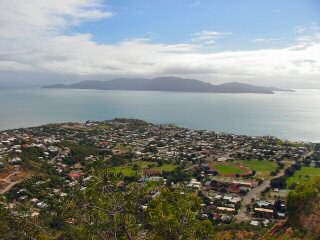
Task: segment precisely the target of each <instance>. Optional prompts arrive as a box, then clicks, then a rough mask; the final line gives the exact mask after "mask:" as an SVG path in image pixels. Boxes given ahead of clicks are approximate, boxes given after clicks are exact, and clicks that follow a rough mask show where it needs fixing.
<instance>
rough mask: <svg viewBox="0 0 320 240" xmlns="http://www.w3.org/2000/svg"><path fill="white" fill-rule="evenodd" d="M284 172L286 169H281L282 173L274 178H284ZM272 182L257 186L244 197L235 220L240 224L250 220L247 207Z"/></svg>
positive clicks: (266, 181) (268, 181)
mask: <svg viewBox="0 0 320 240" xmlns="http://www.w3.org/2000/svg"><path fill="white" fill-rule="evenodd" d="M290 166H291V165H290ZM284 171H285V169H281V170H280V172H279V173H278V174H277V175H276V176H274V177H273V178H277V177H281V176H283V175H284ZM273 178H272V179H273ZM270 182H271V179H269V180H265V181H263V183H262V184H261V185H259V186H257V187H256V188H253V189H251V190H250V191H249V192H248V193H247V195H246V196H244V197H243V200H242V204H241V208H240V210H239V213H238V215H236V216H235V219H236V220H237V221H238V222H242V221H247V220H249V219H250V216H249V215H248V213H247V208H246V206H247V205H248V204H250V203H251V199H252V198H254V199H256V198H257V197H258V196H260V194H261V192H263V191H264V190H265V189H266V188H267V187H269V186H270Z"/></svg>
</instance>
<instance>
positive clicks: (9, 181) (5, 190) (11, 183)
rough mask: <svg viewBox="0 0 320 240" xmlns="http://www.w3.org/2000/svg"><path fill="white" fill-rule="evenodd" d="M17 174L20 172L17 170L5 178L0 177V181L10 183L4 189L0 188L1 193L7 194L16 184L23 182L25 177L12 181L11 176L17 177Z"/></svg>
mask: <svg viewBox="0 0 320 240" xmlns="http://www.w3.org/2000/svg"><path fill="white" fill-rule="evenodd" d="M17 174H18V173H17V172H14V173H11V174H10V175H8V176H7V177H5V178H3V179H0V181H2V182H5V183H7V184H8V185H7V186H6V187H5V188H4V189H2V190H0V194H5V193H6V192H8V191H9V190H10V189H11V188H12V187H13V186H14V185H16V184H18V183H20V182H22V181H23V180H24V179H25V177H23V178H22V179H20V180H17V181H12V180H11V179H10V178H11V177H16V176H17Z"/></svg>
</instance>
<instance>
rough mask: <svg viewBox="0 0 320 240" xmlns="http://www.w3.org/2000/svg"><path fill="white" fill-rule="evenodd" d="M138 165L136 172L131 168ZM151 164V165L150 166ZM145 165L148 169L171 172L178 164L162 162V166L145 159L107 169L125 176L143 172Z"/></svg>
mask: <svg viewBox="0 0 320 240" xmlns="http://www.w3.org/2000/svg"><path fill="white" fill-rule="evenodd" d="M135 164H136V165H138V166H139V168H140V169H139V170H138V172H137V171H136V170H133V166H134V165H135ZM151 166H153V167H151ZM146 167H150V169H154V170H160V171H166V172H171V171H174V170H175V169H176V168H177V167H178V165H173V164H163V165H162V166H157V163H155V162H147V161H135V162H133V163H132V164H126V165H122V166H118V167H113V168H110V169H109V170H110V171H111V172H115V173H122V174H123V175H125V176H134V175H135V174H136V173H138V174H140V175H142V174H143V169H144V168H146Z"/></svg>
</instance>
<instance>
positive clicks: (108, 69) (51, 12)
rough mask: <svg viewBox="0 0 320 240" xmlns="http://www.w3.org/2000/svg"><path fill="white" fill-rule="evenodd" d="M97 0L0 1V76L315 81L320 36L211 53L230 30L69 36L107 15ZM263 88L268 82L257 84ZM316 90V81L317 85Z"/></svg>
mask: <svg viewBox="0 0 320 240" xmlns="http://www.w3.org/2000/svg"><path fill="white" fill-rule="evenodd" d="M113 14H114V13H112V12H109V11H106V10H105V7H104V6H103V5H102V4H101V2H100V1H96V0H81V1H80V0H64V1H59V2H58V1H55V0H51V1H50V0H47V1H45V3H44V1H43V0H32V1H31V0H23V1H22V0H20V1H18V0H10V1H9V0H2V1H0V76H1V73H2V72H3V73H8V72H12V73H17V74H19V73H21V72H28V73H35V74H43V73H45V74H52V76H57V75H68V76H72V75H73V76H76V77H78V76H84V77H85V76H95V75H103V76H147V77H153V76H160V75H176V76H182V77H197V78H199V79H203V80H206V81H214V82H217V81H220V82H223V81H230V80H232V81H234V80H236V81H243V82H255V83H257V81H268V83H267V85H270V84H271V83H270V84H269V81H273V84H274V83H276V85H278V84H277V83H279V84H281V81H283V82H282V83H289V84H290V81H291V79H292V81H295V80H294V79H304V81H302V80H299V81H300V82H302V84H306V85H307V84H308V81H309V82H310V83H311V82H312V83H314V81H315V79H317V78H319V76H320V54H318V53H319V52H320V37H319V36H320V35H318V34H312V35H299V39H297V42H296V43H295V44H292V45H291V46H290V47H285V48H274V49H260V50H250V51H224V52H216V53H214V52H210V51H209V50H208V48H207V47H208V45H212V44H215V43H216V42H217V40H218V39H219V38H220V37H223V36H225V35H229V34H231V33H228V32H225V33H220V32H214V31H202V32H199V33H196V34H194V35H193V40H192V41H191V42H189V43H188V42H186V43H177V44H165V43H154V42H153V41H152V40H151V39H149V38H138V39H127V40H123V41H120V42H118V43H115V44H101V43H97V42H95V41H94V38H93V36H92V35H91V34H90V33H88V34H83V33H76V34H73V35H70V34H68V33H67V32H68V31H67V30H68V29H69V28H70V27H72V26H74V25H80V24H82V23H83V22H85V21H96V20H99V19H102V18H108V17H111V16H112V15H113ZM261 84H262V85H266V83H265V82H264V83H261ZM318 86H319V87H320V83H319V85H318Z"/></svg>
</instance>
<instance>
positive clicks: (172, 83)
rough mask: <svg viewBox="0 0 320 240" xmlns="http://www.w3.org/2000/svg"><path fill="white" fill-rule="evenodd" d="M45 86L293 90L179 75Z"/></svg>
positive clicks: (187, 89) (116, 88) (244, 90)
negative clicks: (208, 80) (216, 83)
mask: <svg viewBox="0 0 320 240" xmlns="http://www.w3.org/2000/svg"><path fill="white" fill-rule="evenodd" d="M43 88H69V89H95V90H132V91H170V92H206V93H260V94H273V93H274V92H275V91H292V90H287V89H280V88H275V87H263V86H255V85H251V84H245V83H239V82H230V83H224V84H220V85H213V84H211V83H206V82H202V81H199V80H196V79H183V78H178V77H157V78H153V79H146V78H117V79H113V80H108V81H98V80H87V81H82V82H78V83H73V84H69V85H65V84H54V85H48V86H43Z"/></svg>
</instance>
